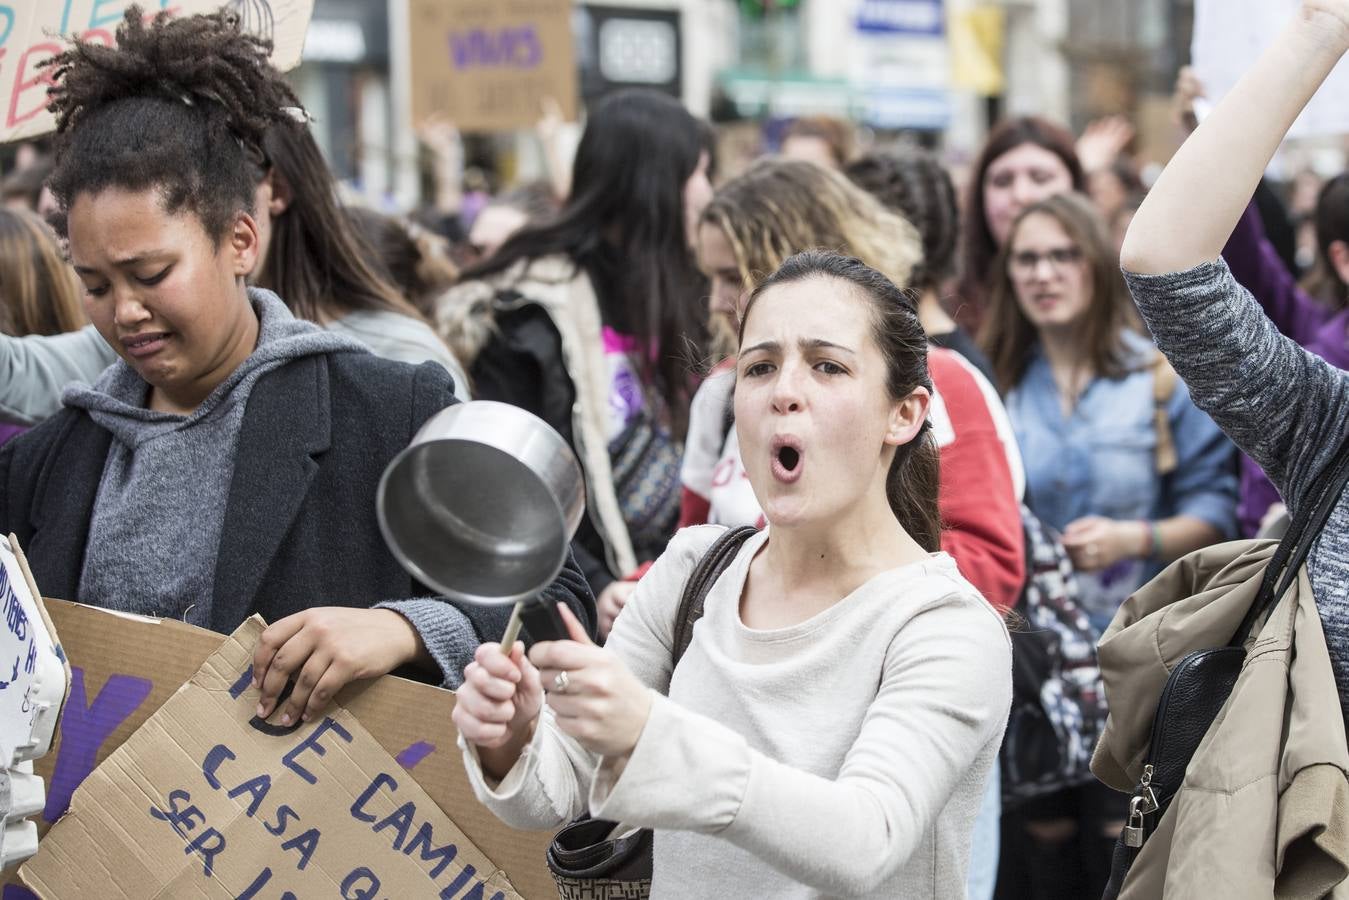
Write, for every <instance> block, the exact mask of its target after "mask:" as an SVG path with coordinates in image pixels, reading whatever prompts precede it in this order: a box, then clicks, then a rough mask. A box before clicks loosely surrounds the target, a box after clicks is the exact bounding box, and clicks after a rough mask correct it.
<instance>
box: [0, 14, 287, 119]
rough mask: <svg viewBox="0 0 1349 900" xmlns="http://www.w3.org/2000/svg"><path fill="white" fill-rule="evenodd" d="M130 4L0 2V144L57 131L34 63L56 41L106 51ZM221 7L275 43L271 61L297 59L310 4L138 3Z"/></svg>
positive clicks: (55, 47)
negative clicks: (75, 40)
mask: <svg viewBox="0 0 1349 900" xmlns="http://www.w3.org/2000/svg"><path fill="white" fill-rule="evenodd" d="M133 2H134V0H0V143H8V142H10V141H17V140H21V139H23V138H29V137H35V136H37V135H40V134H45V133H47V132H48V131H51V130H52V129H54V128H55V127H56V122H55V120H54V119H53V118H52V116H51V114H50V113H48V112H47V109H46V107H47V87H48V84H49V81H48V78H47V73H46V71H45V70H42V69H39V68H38V64H39V63H41V62H42V61H43V60H46V59H50V58H51V57H52V56H54V55H55V54H57V53H59V52H60V51H61V49H62V40H61V39H62V38H63V37H72V36H74V37H80V38H83V39H84V40H86V41H92V42H96V43H102V44H106V45H108V46H112V44H113V43H114V41H113V33H114V32H115V31H116V29H117V23H118V22H120V21H121V20H122V17H123V15H124V14H125V12H126V9H127V7H128V6H132V5H133ZM222 5H225V6H229V7H230V8H232V9H233V10H234V11H236V12H237V13H238V14H239V18H240V21H241V22H242V24H243V27H244V28H245V30H247V31H249V32H251V33H253V34H257V35H259V36H260V37H265V38H268V39H269V40H271V41H272V42H273V44H274V49H273V51H272V62H273V63H274V64H275V65H276V67H277V68H279V69H282V70H286V69H292V68H294V67H295V66H296V65H298V64H299V62H300V53H301V51H302V50H303V49H304V36H305V31H306V29H307V28H308V27H309V17H310V14H311V13H313V11H314V0H228V2H225V0H139V6H140V7H141V9H142V10H143V11H144V12H145V13H146V14H147V15H153V14H156V13H159V12H161V11H167V12H168V13H169V15H173V16H185V15H192V14H194V13H205V12H214V11H215V10H217V9H219V8H220V7H221V6H222Z"/></svg>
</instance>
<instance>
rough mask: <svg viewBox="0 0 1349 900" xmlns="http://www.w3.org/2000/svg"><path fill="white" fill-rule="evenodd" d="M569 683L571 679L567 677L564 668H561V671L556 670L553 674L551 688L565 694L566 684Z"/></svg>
mask: <svg viewBox="0 0 1349 900" xmlns="http://www.w3.org/2000/svg"><path fill="white" fill-rule="evenodd" d="M570 683H571V679H569V678H567V670H566V669H563V670H562V671H561V672H558V673H557V674H556V675H554V676H553V689H554V690H556V691H557V692H558V693H559V694H565V693H566V692H567V685H568V684H570Z"/></svg>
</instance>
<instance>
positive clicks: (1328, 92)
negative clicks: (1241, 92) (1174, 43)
mask: <svg viewBox="0 0 1349 900" xmlns="http://www.w3.org/2000/svg"><path fill="white" fill-rule="evenodd" d="M1301 5H1302V4H1301V0H1195V4H1194V41H1193V44H1192V47H1191V59H1192V61H1193V65H1194V69H1195V74H1196V75H1198V76H1199V78H1200V80H1201V81H1202V82H1203V83H1204V89H1205V92H1206V93H1207V96H1208V99H1209V100H1210V101H1212V102H1214V103H1217V102H1218V101H1219V100H1221V99H1222V97H1223V96H1224V95H1225V94H1226V93H1227V92H1228V91H1230V90H1231V89H1232V87H1233V86H1234V85H1235V84H1236V83H1237V81H1238V79H1240V78H1241V76H1242V75H1244V74H1246V72H1247V70H1249V69H1250V67H1251V66H1252V65H1253V64H1254V63H1255V60H1256V59H1257V58H1259V56H1260V54H1261V53H1262V52H1263V51H1264V49H1265V48H1266V47H1267V46H1269V44H1270V42H1271V41H1273V40H1274V36H1275V35H1277V34H1278V33H1279V32H1280V31H1282V30H1283V28H1284V26H1286V25H1287V24H1288V23H1289V22H1290V21H1292V19H1293V17H1294V16H1295V15H1297V11H1298V9H1299V7H1301ZM1346 96H1349V61H1345V60H1341V62H1340V64H1339V65H1338V66H1337V67H1336V68H1335V71H1334V72H1332V73H1331V75H1330V78H1329V79H1327V80H1326V83H1325V84H1323V85H1322V86H1321V89H1320V90H1319V91H1317V92H1316V96H1315V97H1313V98H1312V101H1311V103H1309V104H1308V105H1307V109H1306V110H1305V111H1304V112H1303V113H1302V115H1301V116H1299V117H1298V120H1297V121H1296V122H1295V123H1294V124H1293V128H1292V130H1290V131H1289V132H1288V135H1289V137H1293V138H1309V137H1322V136H1327V135H1339V134H1349V103H1345V101H1344V98H1345V97H1346Z"/></svg>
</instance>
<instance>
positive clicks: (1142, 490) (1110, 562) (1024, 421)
mask: <svg viewBox="0 0 1349 900" xmlns="http://www.w3.org/2000/svg"><path fill="white" fill-rule="evenodd" d="M1113 248H1114V245H1113V244H1112V243H1111V241H1110V239H1109V237H1108V234H1107V231H1106V228H1105V225H1104V223H1103V222H1102V221H1101V219H1100V217H1099V215H1098V214H1097V213H1096V211H1095V209H1093V208H1092V206H1091V205H1090V202H1089V201H1088V200H1086V199H1085V198H1083V197H1080V196H1077V195H1072V194H1060V195H1058V196H1055V197H1051V198H1050V199H1048V200H1044V201H1041V202H1040V203H1037V204H1035V205H1033V206H1030V207H1028V208H1027V209H1026V210H1025V211H1023V212H1022V213H1021V214H1020V215H1019V216H1018V217H1017V219H1016V221H1015V222H1014V224H1013V226H1012V230H1011V233H1010V235H1009V238H1008V240H1007V242H1006V243H1005V245H1004V246H1003V248H1002V251H1001V255H1000V261H999V264H998V268H997V271H998V273H999V274H998V277H997V280H996V281H995V282H994V284H993V292H992V295H991V297H990V304H989V309H988V316H987V319H986V321H985V327H984V332H983V335H982V338H983V344H984V347H985V349H986V351H987V353H988V355H989V358H990V359H991V360H992V362H993V367H994V370H995V371H996V373H997V376H998V381H999V387H1000V388H1001V389H1002V390H1003V391H1005V392H1006V394H1007V397H1006V399H1007V412H1008V415H1009V416H1010V417H1011V420H1012V426H1013V429H1014V431H1015V432H1016V437H1017V441H1018V442H1019V444H1020V447H1021V453H1022V456H1023V457H1024V459H1025V466H1026V494H1027V497H1026V502H1027V503H1028V504H1029V505H1030V507H1031V509H1032V510H1034V511H1035V513H1036V514H1037V515H1038V516H1039V517H1040V518H1041V519H1042V520H1043V521H1044V522H1046V523H1047V524H1049V525H1050V526H1052V527H1053V528H1055V529H1058V530H1059V531H1060V532H1062V534H1063V543H1064V546H1065V547H1066V548H1067V549H1068V552H1069V554H1070V555H1071V556H1072V559H1073V563H1074V565H1075V566H1076V568H1077V569H1078V572H1079V573H1080V577H1079V582H1080V586H1081V602H1082V605H1083V607H1084V609H1085V610H1086V612H1087V615H1088V617H1089V618H1090V619H1091V622H1092V625H1093V626H1094V627H1095V629H1096V631H1097V632H1098V633H1099V632H1101V631H1104V630H1105V627H1106V626H1107V625H1108V624H1109V623H1110V620H1111V619H1112V618H1113V617H1114V614H1115V611H1116V609H1117V608H1118V607H1119V605H1120V604H1121V603H1123V601H1124V600H1125V598H1127V597H1128V596H1129V595H1130V594H1131V593H1133V591H1134V590H1135V589H1136V588H1138V587H1139V586H1140V585H1142V584H1143V582H1144V581H1146V580H1147V579H1148V578H1149V577H1151V576H1152V575H1153V574H1155V573H1156V572H1157V571H1158V569H1159V568H1160V567H1161V566H1162V565H1164V564H1166V563H1168V562H1170V561H1172V560H1174V559H1176V558H1178V557H1180V556H1182V555H1184V554H1186V553H1189V552H1190V551H1192V550H1196V549H1198V548H1200V547H1203V546H1205V545H1207V544H1211V543H1215V542H1217V541H1220V540H1223V539H1224V538H1229V537H1232V536H1233V535H1234V534H1235V530H1236V521H1235V509H1236V498H1237V481H1236V470H1235V467H1234V464H1233V450H1232V447H1231V445H1230V444H1229V443H1228V442H1227V440H1226V438H1224V437H1223V435H1222V432H1221V431H1219V430H1218V427H1217V426H1216V425H1215V424H1214V423H1213V421H1212V420H1211V419H1209V417H1208V416H1207V415H1205V414H1204V413H1203V412H1201V411H1199V410H1198V409H1197V408H1196V407H1195V406H1194V404H1193V403H1192V402H1191V401H1190V396H1189V392H1188V391H1187V390H1186V388H1185V385H1184V384H1183V383H1181V382H1180V381H1179V380H1178V379H1176V377H1175V374H1174V372H1172V371H1171V370H1170V369H1168V368H1165V363H1164V361H1162V360H1161V358H1160V357H1159V355H1158V354H1157V351H1156V349H1155V348H1154V347H1153V345H1152V341H1151V339H1150V338H1148V337H1147V334H1146V332H1145V331H1144V329H1143V327H1142V325H1141V324H1140V323H1139V321H1138V317H1137V312H1136V310H1135V309H1134V306H1133V304H1132V302H1131V301H1130V299H1129V295H1128V292H1127V291H1126V289H1125V285H1124V281H1123V278H1122V276H1121V275H1120V271H1119V261H1118V257H1117V256H1116V254H1115V251H1114V249H1113ZM1159 443H1160V444H1161V452H1159ZM1019 812H1020V815H1018V816H1016V817H1013V821H1012V822H1010V823H1009V825H1010V826H1011V827H1013V828H1018V827H1019V828H1020V829H1022V830H1023V833H1022V834H1017V835H1015V836H1014V837H1013V840H1026V839H1029V841H1030V844H1029V846H1026V847H1025V848H1024V856H1025V858H1027V859H1037V860H1039V861H1041V862H1042V863H1043V864H1041V865H1034V866H1030V867H1029V868H1030V869H1031V870H1032V871H1034V872H1036V873H1038V875H1039V877H1052V878H1072V879H1074V882H1073V883H1072V884H1055V885H1052V886H1051V885H1044V884H1042V885H1027V886H1025V887H1026V890H1024V891H1023V892H1022V893H1021V894H1019V895H1020V896H1036V897H1039V896H1099V895H1100V893H1101V889H1102V888H1103V887H1104V884H1105V879H1106V875H1107V874H1108V869H1109V860H1110V844H1111V842H1112V841H1113V840H1114V837H1115V836H1117V835H1118V834H1119V827H1120V825H1121V824H1122V822H1121V821H1120V820H1121V819H1122V817H1123V812H1124V806H1123V803H1122V802H1121V801H1120V800H1119V798H1118V797H1117V796H1111V792H1110V791H1109V790H1107V789H1105V788H1102V787H1099V786H1088V787H1083V788H1077V789H1072V790H1069V791H1065V792H1062V793H1061V794H1055V795H1051V796H1049V797H1046V798H1042V799H1037V800H1036V801H1034V802H1033V803H1032V804H1030V805H1028V806H1027V807H1023V808H1022V810H1020V811H1019ZM1018 822H1019V823H1020V824H1019V826H1018V824H1017V823H1018ZM1078 879H1080V880H1078Z"/></svg>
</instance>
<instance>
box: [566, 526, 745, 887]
mask: <svg viewBox="0 0 1349 900" xmlns="http://www.w3.org/2000/svg"><path fill="white" fill-rule="evenodd" d="M757 531H758V529H756V528H753V527H751V526H749V525H743V526H741V527H739V528H732V529H730V530H729V531H727V532H725V533H724V534H722V535H721V536H720V537H718V538H717V539H716V541H714V542H713V543H712V546H711V547H709V548H708V549H707V552H706V553H705V554H703V558H702V559H700V560H699V561H698V565H697V566H696V567H695V568H694V570H693V572H692V574H690V575H689V578H688V581H686V582H685V583H684V593H683V594H682V595H681V596H680V598H679V612H678V614H677V616H676V618H675V632H674V648H673V650H674V652H673V656H674V664H675V666H676V667H677V666H678V665H679V661H680V660H681V659H682V658H683V657H684V651H686V650H688V648H689V644H690V642H692V641H693V626H694V624H695V623H696V622H697V621H698V620H699V619H701V618H702V616H703V604H704V603H705V602H706V600H707V593H708V591H710V590H711V589H712V585H713V584H714V583H716V580H717V579H718V578H719V577H721V573H722V572H724V571H726V567H727V566H729V565H730V564H731V561H732V560H734V559H735V555H736V554H737V553H739V552H740V548H741V546H742V545H744V543H745V541H746V540H748V539H749V538H750V537H751V536H753V535H754V534H756V533H757ZM672 671H673V670H672ZM620 827H622V826H621V825H619V823H617V822H610V821H607V820H605V819H592V818H590V817H589V816H581V817H580V818H578V819H574V820H573V821H571V822H570V823H568V824H567V825H566V826H565V827H564V828H563V829H562V830H561V831H559V832H558V833H557V834H556V835H554V836H553V841H552V843H551V844H549V845H548V871H550V872H551V873H552V874H553V881H555V882H556V883H557V891H558V894H559V896H560V897H561V900H643V898H645V897H647V896H649V895H650V893H651V845H652V841H651V829H649V828H642V829H639V830H635V831H629V832H623V833H617V829H619V828H620Z"/></svg>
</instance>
